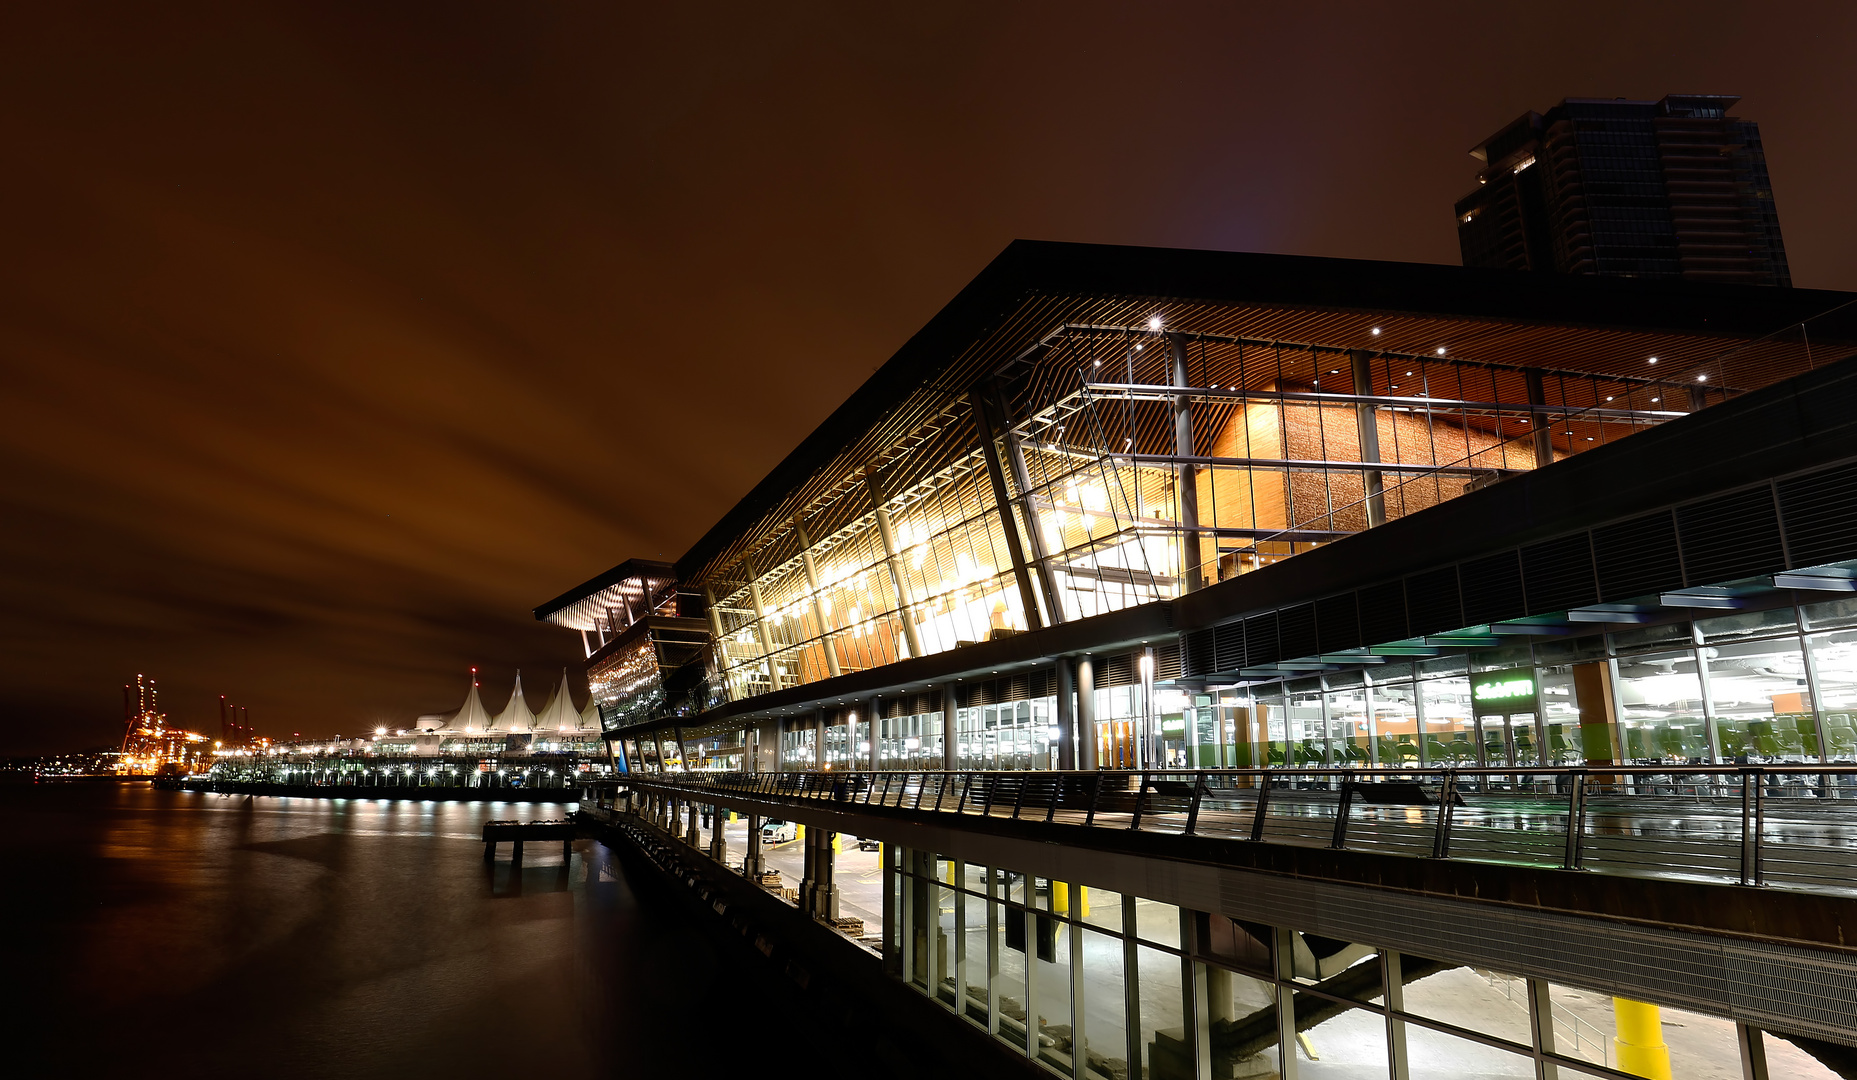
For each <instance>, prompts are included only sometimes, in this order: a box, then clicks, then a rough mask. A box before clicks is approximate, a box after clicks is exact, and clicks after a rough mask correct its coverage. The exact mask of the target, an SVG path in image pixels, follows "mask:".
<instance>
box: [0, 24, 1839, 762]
mask: <svg viewBox="0 0 1857 1080" xmlns="http://www.w3.org/2000/svg"><path fill="white" fill-rule="evenodd" d="M875 6H877V5H873V7H875ZM377 9H378V10H377ZM1711 9H1713V10H1714V12H1715V15H1714V16H1713V17H1711V16H1710V15H1709V12H1710V10H1711ZM1854 45H1857V5H1854V4H1850V3H1847V2H1837V3H1832V2H1827V3H1823V4H1791V5H1787V4H1755V3H1748V4H1719V5H1708V4H1688V5H1683V6H1681V7H1680V8H1673V9H1671V10H1670V12H1669V13H1668V14H1658V13H1655V12H1654V11H1653V9H1652V8H1651V7H1650V6H1648V5H1636V4H1620V3H1616V2H1613V3H1603V4H1593V5H1567V4H1562V5H1527V6H1523V5H1502V4H1491V3H1488V2H1479V3H1464V4H1429V5H1406V4H1385V5H1372V6H1369V5H1361V6H1358V7H1354V6H1340V5H1328V4H1269V5H1264V4H1243V5H1241V4H1225V5H1185V4H1166V5H1148V4H1144V5H1134V4H1128V5H1104V6H1093V5H1082V4H1074V3H1067V4H1054V5H1050V6H1045V7H1012V8H1007V7H1003V6H1001V5H996V4H978V5H959V4H954V3H937V4H926V5H912V6H911V7H910V8H909V10H907V11H902V12H899V13H896V14H885V13H882V12H872V11H867V10H861V9H860V8H859V7H857V6H846V7H844V8H842V9H828V8H819V7H814V6H811V5H766V4H746V5H740V6H739V9H736V10H731V9H730V8H729V7H728V6H724V5H703V6H701V7H700V9H699V6H698V5H653V6H651V7H650V8H647V7H645V6H643V5H629V4H589V5H585V6H584V7H568V6H565V5H563V6H554V7H546V6H543V5H530V4H502V3H497V4H489V3H486V4H477V5H468V4H458V3H443V4H438V3H434V4H428V5H415V4H356V5H338V4H334V3H327V2H319V3H306V4H302V5H298V6H284V5H276V6H273V5H265V4H259V3H227V4H224V5H221V6H193V5H129V4H122V5H78V4H11V5H7V6H6V8H5V10H4V13H0V214H3V215H4V216H3V217H0V221H3V222H4V225H3V226H0V227H3V228H4V234H3V241H0V276H3V284H0V395H3V396H0V402H3V403H4V406H5V422H4V424H0V478H3V479H0V636H3V639H4V640H3V642H0V723H3V725H4V726H3V727H0V731H3V732H4V738H3V740H0V752H9V753H20V752H37V751H43V750H52V749H75V748H77V747H79V746H84V745H92V744H99V743H105V742H110V741H113V740H115V739H117V738H119V736H120V717H121V694H120V690H119V687H120V686H121V684H122V683H123V682H124V681H126V680H129V679H132V678H133V677H134V676H135V674H136V673H137V672H145V673H148V674H150V675H154V676H156V677H157V678H158V679H159V680H160V685H161V686H162V688H163V695H162V696H163V699H164V704H165V706H166V707H167V709H168V711H169V713H170V715H171V718H172V719H173V720H175V721H178V722H181V723H184V724H188V725H191V726H196V727H202V728H204V729H205V730H208V731H210V732H216V731H217V711H216V699H217V696H218V695H219V694H222V693H223V694H227V695H229V697H230V698H231V699H232V700H234V701H235V702H239V703H243V704H245V705H247V706H249V707H250V710H251V716H252V719H253V720H254V722H255V723H256V725H257V726H258V728H259V729H260V730H261V731H263V732H265V733H267V734H272V735H282V736H288V735H289V734H290V733H292V732H297V731H300V732H302V733H304V734H305V735H306V736H308V735H317V736H321V735H327V734H330V733H333V732H342V733H350V734H352V733H358V732H361V731H365V730H371V729H372V728H373V727H374V726H376V725H377V724H385V725H388V726H410V724H411V720H412V718H413V716H415V715H416V714H418V713H422V712H430V711H438V710H442V709H446V708H451V707H455V706H456V705H457V703H458V701H459V699H460V697H461V695H462V693H463V691H464V687H465V683H466V679H467V674H466V669H467V668H468V667H469V666H471V665H473V664H476V665H480V666H482V667H483V668H484V670H485V675H484V685H485V695H486V700H487V703H488V704H489V705H490V707H491V708H492V709H496V708H500V707H501V706H502V704H503V700H504V698H505V697H506V696H507V694H508V688H509V681H510V677H511V675H512V673H513V669H514V668H516V667H518V666H520V667H521V668H522V669H523V670H524V672H525V674H526V676H527V680H528V683H529V690H530V703H531V705H532V706H533V707H536V708H539V707H540V705H541V702H542V699H543V697H544V696H545V694H546V690H547V688H548V686H549V685H550V684H551V682H552V680H553V679H554V678H556V677H557V674H558V672H559V670H560V668H561V667H562V666H563V665H572V664H575V663H576V662H577V661H578V659H579V656H580V643H579V639H578V637H577V636H576V635H573V634H570V633H568V632H566V631H561V630H556V629H554V628H552V627H547V626H544V625H541V624H537V623H535V622H534V621H533V619H532V617H531V616H530V614H529V611H530V609H531V608H532V607H534V606H535V605H536V604H538V603H540V602H542V601H544V600H547V599H548V598H550V597H552V596H554V595H556V594H557V593H560V592H563V591H565V590H566V589H568V588H569V587H571V586H573V585H575V584H577V583H579V582H580V581H582V580H584V579H586V578H588V577H590V576H592V575H594V574H596V573H598V572H600V571H602V570H604V569H606V568H607V567H609V566H611V565H612V564H614V563H616V562H618V561H620V560H621V559H624V558H627V557H631V556H641V557H646V558H656V557H659V556H662V557H664V558H667V559H672V558H675V557H677V556H678V555H680V554H682V553H683V551H684V550H685V549H686V548H687V547H688V546H689V544H690V543H691V542H692V541H694V540H695V539H696V538H697V537H698V536H699V535H701V533H702V532H703V531H704V530H706V529H707V528H708V527H709V526H710V524H712V523H713V522H714V521H715V520H716V519H717V518H718V517H719V516H720V515H721V514H722V513H723V512H724V511H725V510H726V509H727V508H728V507H729V506H731V505H733V503H734V502H735V501H736V500H737V499H739V498H740V497H741V496H742V495H743V494H744V493H745V492H746V491H747V490H748V488H749V487H750V486H751V485H752V484H753V483H754V482H755V481H757V480H758V479H760V478H761V477H762V476H763V475H765V474H766V472H767V471H768V470H769V469H770V468H771V467H772V466H773V464H774V463H775V462H776V461H778V460H779V458H780V457H782V456H783V455H785V454H786V453H787V452H788V451H789V450H790V449H791V448H792V447H793V446H794V445H795V444H796V443H797V442H798V441H799V440H800V439H801V438H802V437H804V436H805V434H806V433H807V432H809V431H810V430H811V429H812V428H813V427H814V426H815V425H816V424H817V423H818V422H819V421H820V420H821V419H823V418H824V417H825V415H826V414H827V413H828V412H829V411H830V410H831V409H832V408H834V407H835V406H836V405H837V404H838V403H839V402H841V401H842V400H843V399H844V398H845V396H846V395H847V394H849V393H850V391H851V390H852V389H853V388H854V387H856V386H857V385H858V383H860V382H861V381H862V380H863V379H864V378H865V377H867V376H868V375H869V374H870V372H871V371H872V370H873V369H874V368H875V367H876V366H877V365H878V364H880V363H881V362H882V361H883V360H885V359H886V358H888V356H889V355H890V354H891V353H892V352H893V351H894V350H895V349H896V348H897V347H898V346H899V345H900V344H901V343H902V342H903V341H904V340H905V339H906V338H907V337H908V336H909V335H910V334H911V333H913V332H914V331H915V330H916V329H917V328H919V327H920V326H921V325H922V324H923V323H924V322H925V321H926V320H927V319H928V318H929V317H930V316H931V315H933V314H934V312H935V311H936V310H937V309H939V308H940V307H941V305H942V304H943V303H945V302H946V301H947V300H948V298H949V297H951V296H952V295H953V294H954V293H955V292H956V291H957V290H959V289H960V287H961V286H962V285H964V284H965V283H966V282H967V281H968V280H969V279H970V278H971V277H972V276H973V275H974V274H975V273H977V272H978V271H979V270H980V268H981V267H982V266H984V265H985V264H986V262H987V261H988V260H989V259H991V258H992V257H993V256H994V255H995V254H997V253H998V251H999V250H1000V249H1001V248H1002V247H1004V246H1005V245H1006V244H1007V243H1008V242H1009V241H1011V240H1012V239H1014V238H1015V237H1029V238H1037V239H1051V240H1080V241H1094V242H1104V243H1122V244H1155V245H1169V246H1181V247H1209V248H1230V249H1245V250H1255V251H1275V252H1292V253H1298V254H1309V255H1332V256H1347V257H1356V258H1371V259H1404V260H1414V261H1424V262H1440V263H1456V262H1457V261H1458V259H1457V242H1456V236H1455V233H1454V231H1453V228H1452V218H1451V203H1452V201H1453V200H1454V199H1456V198H1457V197H1458V196H1460V195H1462V194H1463V193H1464V192H1465V191H1467V190H1468V189H1469V188H1470V187H1471V186H1472V185H1473V183H1474V175H1475V170H1476V168H1477V163H1476V162H1475V161H1474V160H1472V159H1471V158H1470V157H1469V156H1468V155H1467V153H1466V151H1467V149H1468V148H1469V147H1470V146H1472V145H1474V144H1475V143H1476V142H1477V141H1478V140H1479V139H1481V138H1482V137H1483V136H1486V135H1488V134H1490V133H1492V132H1493V131H1494V130H1495V129H1496V128H1498V127H1500V126H1501V125H1502V124H1504V123H1506V122H1507V121H1509V120H1511V119H1513V118H1514V117H1516V116H1517V115H1520V114H1521V113H1522V112H1524V111H1526V110H1528V109H1531V108H1533V109H1545V108H1547V107H1548V106H1549V105H1551V104H1553V103H1554V102H1556V101H1558V100H1559V99H1561V98H1562V97H1567V96H1630V97H1638V98H1656V97H1660V96H1662V95H1663V94H1665V93H1669V92H1680V91H1689V92H1729V93H1739V94H1741V95H1743V98H1744V100H1743V102H1742V104H1741V106H1740V107H1739V109H1738V110H1737V111H1738V112H1739V113H1740V114H1741V115H1743V116H1746V117H1749V118H1752V119H1756V120H1758V121H1760V123H1761V126H1762V131H1763V135H1764V137H1765V140H1766V147H1767V154H1768V159H1769V163H1770V165H1771V169H1772V175H1773V181H1774V187H1775V191H1776V196H1777V201H1778V205H1779V210H1780V220H1781V224H1782V226H1783V227H1784V230H1785V234H1786V242H1787V249H1788V254H1789V255H1790V257H1791V262H1792V270H1793V278H1794V281H1795V282H1796V283H1797V284H1799V285H1801V286H1813V287H1819V288H1835V289H1857V223H1854V221H1853V214H1852V210H1851V203H1850V192H1851V191H1852V189H1853V185H1854V183H1857V182H1854V181H1853V176H1857V149H1853V147H1854V146H1857V139H1853V137H1852V136H1853V131H1852V128H1853V123H1852V117H1853V114H1854V113H1857V84H1854V83H1853V81H1852V79H1851V78H1850V71H1849V62H1850V56H1851V54H1852V49H1853V46H1854Z"/></svg>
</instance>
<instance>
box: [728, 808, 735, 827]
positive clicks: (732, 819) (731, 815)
mask: <svg viewBox="0 0 1857 1080" xmlns="http://www.w3.org/2000/svg"><path fill="white" fill-rule="evenodd" d="M735 822H736V817H735V811H733V810H730V811H729V824H730V825H733V824H735Z"/></svg>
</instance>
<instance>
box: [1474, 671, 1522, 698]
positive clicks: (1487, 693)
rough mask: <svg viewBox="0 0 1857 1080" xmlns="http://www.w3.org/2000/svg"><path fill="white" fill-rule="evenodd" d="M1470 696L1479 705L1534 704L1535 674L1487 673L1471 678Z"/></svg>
mask: <svg viewBox="0 0 1857 1080" xmlns="http://www.w3.org/2000/svg"><path fill="white" fill-rule="evenodd" d="M1470 696H1471V697H1472V698H1474V699H1476V703H1477V704H1478V705H1517V704H1523V703H1527V704H1533V702H1534V700H1535V673H1534V672H1533V671H1532V670H1530V669H1528V668H1522V669H1521V670H1519V671H1485V672H1483V673H1482V674H1480V675H1472V676H1471V677H1470Z"/></svg>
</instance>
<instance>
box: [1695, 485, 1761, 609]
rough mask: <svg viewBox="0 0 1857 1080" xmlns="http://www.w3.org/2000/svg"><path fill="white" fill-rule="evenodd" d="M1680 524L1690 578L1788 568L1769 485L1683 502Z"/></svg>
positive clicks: (1715, 579)
mask: <svg viewBox="0 0 1857 1080" xmlns="http://www.w3.org/2000/svg"><path fill="white" fill-rule="evenodd" d="M1676 524H1677V533H1678V536H1679V537H1680V538H1681V540H1682V545H1683V576H1684V578H1685V579H1686V584H1689V585H1715V584H1719V583H1721V582H1724V581H1733V580H1735V579H1736V578H1744V577H1753V576H1755V575H1757V574H1771V573H1775V572H1777V571H1780V570H1784V569H1786V556H1785V553H1784V551H1783V550H1782V549H1781V547H1780V519H1779V515H1778V513H1776V512H1775V510H1774V507H1773V490H1772V489H1771V488H1769V487H1766V486H1764V485H1763V486H1761V487H1757V488H1753V489H1750V490H1748V491H1737V492H1735V493H1734V494H1732V495H1724V496H1722V497H1720V498H1717V499H1710V500H1708V501H1707V502H1699V503H1692V504H1690V505H1689V506H1682V507H1678V508H1677V512H1676Z"/></svg>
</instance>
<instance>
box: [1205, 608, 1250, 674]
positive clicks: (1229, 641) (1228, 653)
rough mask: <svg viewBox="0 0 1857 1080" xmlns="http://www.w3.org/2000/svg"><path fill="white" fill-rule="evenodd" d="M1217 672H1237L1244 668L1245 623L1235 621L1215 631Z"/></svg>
mask: <svg viewBox="0 0 1857 1080" xmlns="http://www.w3.org/2000/svg"><path fill="white" fill-rule="evenodd" d="M1213 635H1214V639H1213V655H1214V657H1215V659H1216V665H1217V666H1216V667H1215V668H1214V670H1215V671H1237V670H1238V669H1239V668H1241V667H1244V623H1243V622H1242V621H1239V620H1233V621H1232V622H1228V623H1226V624H1225V625H1224V626H1220V627H1215V628H1214V629H1213Z"/></svg>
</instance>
